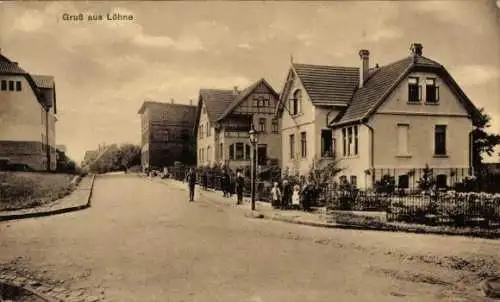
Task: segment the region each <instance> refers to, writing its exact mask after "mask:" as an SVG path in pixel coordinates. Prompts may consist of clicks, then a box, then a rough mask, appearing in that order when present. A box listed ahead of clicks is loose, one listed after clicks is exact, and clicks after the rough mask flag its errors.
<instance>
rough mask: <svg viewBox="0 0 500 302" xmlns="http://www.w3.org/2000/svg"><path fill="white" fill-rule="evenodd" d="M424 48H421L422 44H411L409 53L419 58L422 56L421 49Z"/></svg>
mask: <svg viewBox="0 0 500 302" xmlns="http://www.w3.org/2000/svg"><path fill="white" fill-rule="evenodd" d="M423 48H424V47H423V46H422V44H420V43H412V44H411V47H410V49H411V53H412V54H413V56H414V57H415V56H421V55H422V49H423Z"/></svg>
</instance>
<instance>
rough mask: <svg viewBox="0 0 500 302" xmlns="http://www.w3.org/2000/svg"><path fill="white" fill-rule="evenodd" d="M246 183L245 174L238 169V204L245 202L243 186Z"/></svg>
mask: <svg viewBox="0 0 500 302" xmlns="http://www.w3.org/2000/svg"><path fill="white" fill-rule="evenodd" d="M244 185H245V179H244V178H243V174H242V173H241V171H238V173H237V175H236V194H237V197H238V200H237V202H236V204H242V203H243V187H244Z"/></svg>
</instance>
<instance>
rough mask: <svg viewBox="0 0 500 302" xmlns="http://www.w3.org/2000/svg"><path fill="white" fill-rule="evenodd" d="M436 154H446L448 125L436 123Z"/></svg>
mask: <svg viewBox="0 0 500 302" xmlns="http://www.w3.org/2000/svg"><path fill="white" fill-rule="evenodd" d="M434 154H435V155H446V125H436V127H435V128H434Z"/></svg>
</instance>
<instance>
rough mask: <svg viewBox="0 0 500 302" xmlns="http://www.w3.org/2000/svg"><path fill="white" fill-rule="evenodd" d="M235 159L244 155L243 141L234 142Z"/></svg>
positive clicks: (241, 158)
mask: <svg viewBox="0 0 500 302" xmlns="http://www.w3.org/2000/svg"><path fill="white" fill-rule="evenodd" d="M235 155H236V156H235V160H243V159H244V158H245V157H244V156H245V155H244V144H243V143H236V151H235Z"/></svg>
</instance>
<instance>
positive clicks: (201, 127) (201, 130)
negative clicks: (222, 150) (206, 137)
mask: <svg viewBox="0 0 500 302" xmlns="http://www.w3.org/2000/svg"><path fill="white" fill-rule="evenodd" d="M200 138H203V125H201V126H200Z"/></svg>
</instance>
